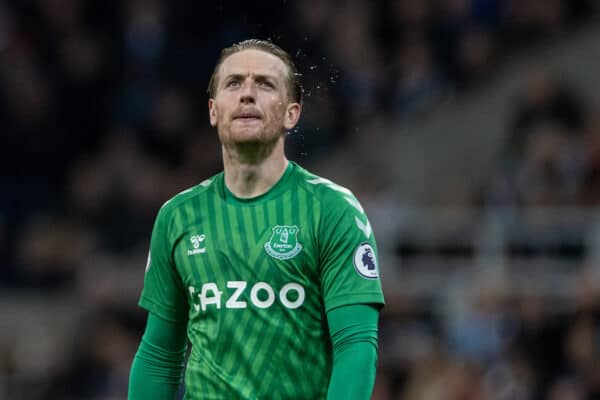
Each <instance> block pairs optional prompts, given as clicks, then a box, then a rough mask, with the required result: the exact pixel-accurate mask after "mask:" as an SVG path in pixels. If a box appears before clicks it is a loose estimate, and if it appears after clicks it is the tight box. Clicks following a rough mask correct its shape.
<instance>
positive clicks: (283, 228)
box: [265, 225, 302, 260]
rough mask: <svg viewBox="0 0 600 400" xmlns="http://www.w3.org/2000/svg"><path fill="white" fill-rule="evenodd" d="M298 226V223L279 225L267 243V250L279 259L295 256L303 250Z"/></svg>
mask: <svg viewBox="0 0 600 400" xmlns="http://www.w3.org/2000/svg"><path fill="white" fill-rule="evenodd" d="M299 230H300V228H298V227H297V226H296V225H277V226H275V227H274V228H273V234H272V235H271V238H270V239H269V241H268V242H267V243H265V251H266V252H267V254H269V255H270V256H271V257H273V258H276V259H278V260H287V259H290V258H293V257H295V256H296V255H298V253H300V250H302V245H301V244H300V242H298V231H299Z"/></svg>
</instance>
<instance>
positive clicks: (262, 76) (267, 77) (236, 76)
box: [223, 74, 277, 84]
mask: <svg viewBox="0 0 600 400" xmlns="http://www.w3.org/2000/svg"><path fill="white" fill-rule="evenodd" d="M246 76H247V75H246V74H229V75H227V76H226V77H225V78H224V79H223V82H226V81H228V80H231V79H236V80H243V79H245V78H246ZM253 76H254V80H255V81H257V82H265V81H272V82H273V83H275V84H276V83H277V78H276V77H275V76H274V75H265V74H254V75H253Z"/></svg>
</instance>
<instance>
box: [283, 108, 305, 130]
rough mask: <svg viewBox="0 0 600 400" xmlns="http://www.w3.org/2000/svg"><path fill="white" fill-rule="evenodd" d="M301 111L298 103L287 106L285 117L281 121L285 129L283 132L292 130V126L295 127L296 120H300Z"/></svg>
mask: <svg viewBox="0 0 600 400" xmlns="http://www.w3.org/2000/svg"><path fill="white" fill-rule="evenodd" d="M301 111H302V106H301V105H300V104H299V103H290V104H288V106H287V108H286V110H285V117H284V120H283V127H284V128H285V130H287V131H289V130H291V129H292V128H294V126H296V124H297V123H298V120H299V119H300V112H301Z"/></svg>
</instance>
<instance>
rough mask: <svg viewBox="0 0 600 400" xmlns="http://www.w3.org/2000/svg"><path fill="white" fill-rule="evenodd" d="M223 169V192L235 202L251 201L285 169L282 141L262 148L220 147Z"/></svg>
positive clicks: (252, 145) (242, 146) (243, 146)
mask: <svg viewBox="0 0 600 400" xmlns="http://www.w3.org/2000/svg"><path fill="white" fill-rule="evenodd" d="M222 150H223V167H224V171H225V184H226V185H227V189H229V191H230V192H231V193H233V194H234V195H235V196H236V197H239V198H246V199H247V198H252V197H256V196H260V195H261V194H263V193H266V192H267V191H268V190H269V189H270V188H271V187H272V186H273V185H274V184H275V183H277V181H278V180H279V178H281V176H282V175H283V173H284V172H285V169H286V167H287V165H288V160H287V159H286V158H285V154H284V151H283V150H284V149H283V137H280V138H279V139H278V140H277V141H276V142H274V143H273V144H270V145H268V146H265V145H264V144H247V145H241V146H240V145H223V146H222Z"/></svg>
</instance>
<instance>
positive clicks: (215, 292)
mask: <svg viewBox="0 0 600 400" xmlns="http://www.w3.org/2000/svg"><path fill="white" fill-rule="evenodd" d="M209 291H210V292H211V293H212V296H210V297H209V296H208V292H209ZM221 294H223V292H221V291H220V290H219V288H218V287H217V284H216V283H213V282H211V283H205V284H204V285H202V292H200V294H199V295H198V297H200V306H201V307H202V311H206V306H207V305H209V304H216V305H217V308H221Z"/></svg>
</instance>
